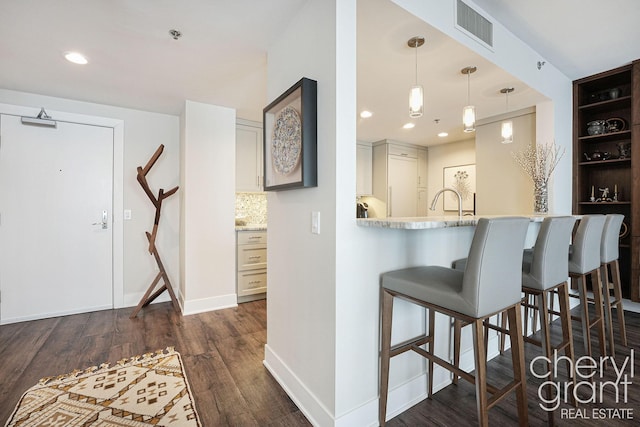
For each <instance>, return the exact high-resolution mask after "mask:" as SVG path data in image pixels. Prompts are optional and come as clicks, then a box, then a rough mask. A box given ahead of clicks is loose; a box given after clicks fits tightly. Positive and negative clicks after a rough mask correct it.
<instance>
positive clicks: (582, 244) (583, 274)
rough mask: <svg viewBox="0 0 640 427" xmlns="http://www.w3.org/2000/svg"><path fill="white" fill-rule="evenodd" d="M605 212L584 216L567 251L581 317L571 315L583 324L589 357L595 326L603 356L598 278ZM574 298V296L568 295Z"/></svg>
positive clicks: (601, 314) (585, 348)
mask: <svg viewBox="0 0 640 427" xmlns="http://www.w3.org/2000/svg"><path fill="white" fill-rule="evenodd" d="M604 223H605V216H604V215H584V216H583V217H582V218H581V220H580V224H579V225H578V229H577V230H576V233H575V235H574V237H573V244H572V245H571V249H570V253H569V276H570V277H571V278H572V279H575V280H576V281H577V285H578V296H577V297H578V298H580V305H581V310H582V315H581V316H579V317H578V316H572V317H571V318H572V319H573V320H579V321H580V322H581V324H582V334H583V335H582V337H583V340H584V351H585V352H586V353H587V355H588V356H589V357H593V355H592V352H591V329H593V328H597V329H596V332H597V333H598V338H599V344H600V354H601V356H606V349H605V339H604V337H605V333H604V314H603V309H602V307H603V305H602V280H601V278H600V243H601V239H602V233H603V230H604ZM587 275H588V276H590V277H591V288H592V291H593V302H594V303H595V316H594V317H593V319H592V318H591V317H590V315H589V304H588V303H589V299H588V298H587V283H586V282H587V280H586V278H587ZM571 296H572V297H576V295H573V294H572V295H571Z"/></svg>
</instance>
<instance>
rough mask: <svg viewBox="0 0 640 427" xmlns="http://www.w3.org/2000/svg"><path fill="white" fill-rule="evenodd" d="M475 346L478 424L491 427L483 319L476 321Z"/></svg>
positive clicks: (474, 329)
mask: <svg viewBox="0 0 640 427" xmlns="http://www.w3.org/2000/svg"><path fill="white" fill-rule="evenodd" d="M472 325H473V345H474V347H475V348H474V352H475V362H476V375H475V383H476V403H477V408H478V424H479V425H480V426H482V427H488V426H489V408H488V407H487V405H488V396H487V356H486V354H487V353H486V352H485V345H484V325H483V321H482V319H477V320H474V321H473V323H472Z"/></svg>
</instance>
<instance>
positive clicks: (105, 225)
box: [91, 211, 109, 230]
mask: <svg viewBox="0 0 640 427" xmlns="http://www.w3.org/2000/svg"><path fill="white" fill-rule="evenodd" d="M108 219H109V215H108V214H107V211H102V222H94V223H93V224H91V225H101V226H102V229H103V230H106V229H107V228H108V225H109V223H108V222H107V221H108Z"/></svg>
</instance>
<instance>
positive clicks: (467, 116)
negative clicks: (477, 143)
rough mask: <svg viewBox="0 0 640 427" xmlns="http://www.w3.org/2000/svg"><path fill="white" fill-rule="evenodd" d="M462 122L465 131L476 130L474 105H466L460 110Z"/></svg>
mask: <svg viewBox="0 0 640 427" xmlns="http://www.w3.org/2000/svg"><path fill="white" fill-rule="evenodd" d="M462 124H463V125H464V131H465V132H473V131H475V130H476V107H474V106H473V105H467V106H466V107H464V109H463V110H462Z"/></svg>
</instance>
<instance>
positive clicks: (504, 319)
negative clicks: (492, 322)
mask: <svg viewBox="0 0 640 427" xmlns="http://www.w3.org/2000/svg"><path fill="white" fill-rule="evenodd" d="M500 327H501V328H502V329H505V330H506V329H507V316H506V315H505V313H500ZM498 333H499V335H500V354H504V348H505V346H506V341H507V334H505V333H502V332H498Z"/></svg>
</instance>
